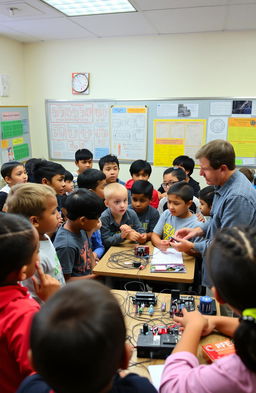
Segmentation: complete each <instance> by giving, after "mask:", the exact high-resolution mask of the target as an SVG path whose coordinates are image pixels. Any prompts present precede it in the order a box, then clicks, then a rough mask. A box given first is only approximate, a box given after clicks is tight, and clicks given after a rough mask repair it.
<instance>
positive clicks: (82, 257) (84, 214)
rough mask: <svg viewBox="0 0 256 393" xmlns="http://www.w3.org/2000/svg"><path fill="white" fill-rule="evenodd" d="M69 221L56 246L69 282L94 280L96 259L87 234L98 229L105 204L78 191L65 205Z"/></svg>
mask: <svg viewBox="0 0 256 393" xmlns="http://www.w3.org/2000/svg"><path fill="white" fill-rule="evenodd" d="M65 208H66V211H67V221H66V222H65V224H64V226H63V227H60V228H59V230H58V232H57V234H56V237H55V240H54V246H55V249H56V252H57V255H58V258H59V260H60V263H61V266H62V270H63V274H64V277H65V280H66V281H74V280H82V279H85V278H92V277H93V275H92V274H91V271H92V269H93V267H94V266H95V259H94V257H93V255H92V250H91V248H90V245H89V244H90V243H89V238H88V235H87V232H91V231H93V230H94V229H96V228H97V225H98V223H99V217H100V215H101V212H102V210H103V202H102V200H101V199H100V198H99V197H98V196H97V195H96V194H95V193H94V192H92V191H89V190H85V189H78V190H76V191H74V192H73V193H71V194H70V195H68V197H67V199H66V201H65Z"/></svg>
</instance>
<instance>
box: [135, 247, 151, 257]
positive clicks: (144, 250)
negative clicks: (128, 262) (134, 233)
mask: <svg viewBox="0 0 256 393" xmlns="http://www.w3.org/2000/svg"><path fill="white" fill-rule="evenodd" d="M134 255H136V256H137V257H145V256H146V255H149V246H140V245H138V246H135V248H134Z"/></svg>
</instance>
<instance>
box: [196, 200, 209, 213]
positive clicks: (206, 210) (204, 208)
mask: <svg viewBox="0 0 256 393" xmlns="http://www.w3.org/2000/svg"><path fill="white" fill-rule="evenodd" d="M199 202H200V205H199V209H200V211H201V213H202V215H203V216H209V215H210V211H211V208H210V206H209V205H208V204H207V203H206V202H205V201H203V199H199Z"/></svg>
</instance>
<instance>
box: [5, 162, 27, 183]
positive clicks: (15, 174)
mask: <svg viewBox="0 0 256 393" xmlns="http://www.w3.org/2000/svg"><path fill="white" fill-rule="evenodd" d="M4 180H5V181H6V183H7V184H8V185H9V186H10V187H12V186H14V185H15V184H18V183H27V181H28V175H27V172H26V169H25V167H24V166H23V165H18V166H16V167H15V168H13V170H12V173H11V176H6V177H5V179H4Z"/></svg>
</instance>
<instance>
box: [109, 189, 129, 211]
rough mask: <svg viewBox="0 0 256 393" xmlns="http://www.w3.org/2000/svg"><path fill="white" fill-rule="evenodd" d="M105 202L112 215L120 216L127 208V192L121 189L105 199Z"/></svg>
mask: <svg viewBox="0 0 256 393" xmlns="http://www.w3.org/2000/svg"><path fill="white" fill-rule="evenodd" d="M105 204H106V206H107V207H109V208H110V210H111V213H112V214H113V216H114V217H121V216H123V215H124V213H125V212H126V210H127V208H128V194H127V191H121V192H118V193H116V194H115V196H112V197H110V198H109V199H106V200H105Z"/></svg>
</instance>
